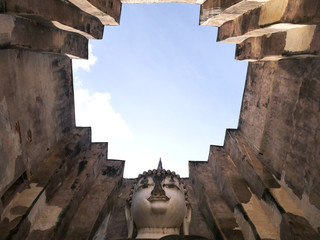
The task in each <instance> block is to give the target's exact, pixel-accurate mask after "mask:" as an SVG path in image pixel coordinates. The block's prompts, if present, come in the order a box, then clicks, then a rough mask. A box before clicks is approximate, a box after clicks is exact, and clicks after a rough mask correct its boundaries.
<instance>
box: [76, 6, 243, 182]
mask: <svg viewBox="0 0 320 240" xmlns="http://www.w3.org/2000/svg"><path fill="white" fill-rule="evenodd" d="M199 13H200V6H199V5H189V4H177V3H174V4H173V3H170V4H163V3H162V4H142V5H136V4H134V5H129V4H124V5H123V6H122V15H121V23H120V26H112V27H111V26H110V27H105V29H104V37H103V40H90V56H89V60H76V61H75V60H73V71H74V82H75V83H74V85H75V101H76V124H77V125H78V126H91V127H92V133H93V136H92V140H93V141H95V142H109V153H108V156H109V158H110V159H121V160H126V164H125V177H136V176H137V175H138V174H139V173H141V172H143V171H145V170H148V169H153V168H155V167H156V166H157V163H158V160H159V158H160V157H161V158H162V161H163V167H164V168H166V169H171V170H174V171H176V172H177V173H179V174H180V175H181V176H184V177H186V176H188V161H189V160H201V161H206V160H207V158H208V153H209V147H210V145H222V144H223V141H224V135H225V130H226V128H236V127H237V125H238V118H239V111H240V105H241V99H242V94H243V87H244V82H245V76H246V70H247V63H246V62H240V61H235V60H234V55H235V45H233V44H229V43H217V42H216V35H217V28H215V27H209V26H199V24H198V23H199Z"/></svg>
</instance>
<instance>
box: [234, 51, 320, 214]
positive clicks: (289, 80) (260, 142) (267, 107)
mask: <svg viewBox="0 0 320 240" xmlns="http://www.w3.org/2000/svg"><path fill="white" fill-rule="evenodd" d="M319 66H320V59H319V58H314V57H309V58H299V59H295V58H293V59H285V60H280V61H277V62H256V63H250V64H249V68H248V78H247V83H246V88H245V92H244V97H243V103H242V109H241V116H240V124H239V130H240V131H241V133H242V134H243V136H244V137H245V138H246V139H247V141H248V142H249V143H250V145H252V146H253V147H254V148H255V151H256V152H257V153H259V158H260V159H261V161H262V162H263V163H264V164H265V165H267V166H269V168H270V169H272V172H273V174H274V175H275V176H277V177H278V178H279V179H280V178H281V175H282V174H283V175H284V178H285V181H286V183H287V184H289V186H290V187H291V188H292V189H293V191H294V192H295V193H296V194H297V196H299V197H300V198H301V197H302V195H303V193H306V194H307V195H311V196H312V199H313V200H312V203H313V204H315V205H317V207H318V208H319V203H320V198H319V197H320V195H319V192H318V189H319V186H320V182H319V177H318V174H319V172H318V169H319V167H320V165H319V156H320V155H319V150H320V149H319V146H320V145H319V144H320V142H319V141H320V138H319V129H320V112H319V109H320V98H319V96H320V78H319V76H320V67H319ZM261 79H263V81H262V80H261Z"/></svg>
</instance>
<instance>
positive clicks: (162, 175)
mask: <svg viewBox="0 0 320 240" xmlns="http://www.w3.org/2000/svg"><path fill="white" fill-rule="evenodd" d="M126 219H127V222H128V232H129V234H128V236H129V238H132V235H133V229H134V228H136V230H137V237H136V238H137V239H143V238H148V239H157V238H160V237H163V236H166V235H173V234H176V235H179V233H180V229H181V227H182V229H183V232H184V235H188V228H189V223H190V220H191V208H190V204H189V203H188V202H187V191H186V189H185V186H184V184H183V182H182V180H181V179H180V177H179V175H176V174H175V173H174V172H170V171H166V170H163V169H159V168H158V169H157V170H153V171H151V170H149V171H148V172H144V173H143V174H142V175H139V177H138V178H137V180H136V182H135V184H134V186H133V187H132V189H131V195H130V198H129V199H128V205H127V207H126Z"/></svg>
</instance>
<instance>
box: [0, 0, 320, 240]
mask: <svg viewBox="0 0 320 240" xmlns="http://www.w3.org/2000/svg"><path fill="white" fill-rule="evenodd" d="M146 2H157V1H139V0H136V1H134V2H130V1H124V2H123V3H146ZM182 2H188V3H193V4H201V12H200V23H201V24H203V25H211V26H217V27H219V32H218V41H223V42H231V43H236V44H237V48H236V59H239V60H249V61H250V62H249V65H248V73H247V79H246V86H245V91H244V95H243V101H242V108H241V114H240V119H239V127H238V129H229V130H227V132H226V138H225V143H224V146H211V147H210V152H209V158H208V161H207V162H190V163H189V171H190V175H189V176H190V177H189V178H188V179H185V182H186V184H187V185H188V192H189V201H190V204H191V206H192V209H193V213H192V220H191V228H190V234H191V235H200V236H203V237H205V238H208V239H320V191H319V189H320V178H319V169H320V148H319V144H320V130H319V129H320V106H319V104H320V99H319V96H320V72H319V69H320V68H319V63H320V60H319V37H320V31H319V22H320V3H319V1H317V0H299V1H294V0H282V1H279V0H263V1H261V0H252V1H240V0H238V1H227V0H225V1H223V0H221V1H217V0H207V1H200V2H199V1H190V2H189V1H182ZM121 4H122V3H121V2H120V1H119V0H113V1H112V0H111V1H105V0H100V1H94V0H89V1H87V0H70V1H63V2H61V1H56V0H48V1H45V2H44V1H37V0H28V1H19V0H1V1H0V12H1V14H0V21H1V25H0V59H1V62H0V77H1V81H0V93H1V94H0V123H1V124H0V133H1V136H0V164H1V167H0V175H1V178H0V195H1V202H0V214H1V223H0V239H124V238H126V236H127V228H126V222H125V216H124V210H123V207H124V204H125V200H126V199H127V198H128V194H129V192H130V188H131V185H132V183H133V179H124V178H123V169H124V162H123V161H117V160H112V159H108V157H107V151H108V146H107V143H91V141H90V139H91V132H90V129H89V128H76V127H75V124H74V103H73V87H72V66H71V60H70V58H86V57H87V56H88V45H87V44H88V39H91V38H96V39H99V38H101V37H102V35H103V25H117V24H118V23H119V20H120V15H121Z"/></svg>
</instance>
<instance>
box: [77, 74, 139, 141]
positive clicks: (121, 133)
mask: <svg viewBox="0 0 320 240" xmlns="http://www.w3.org/2000/svg"><path fill="white" fill-rule="evenodd" d="M77 81H79V80H76V82H77ZM75 85H77V84H75ZM80 85H81V84H80ZM110 99H111V95H110V94H109V93H107V92H104V93H101V92H95V93H93V94H90V93H89V91H88V90H87V89H83V88H81V87H80V88H78V89H76V90H75V112H76V125H77V126H91V128H92V141H93V142H108V141H114V140H116V139H130V138H132V137H133V134H132V133H131V131H130V128H129V125H128V124H127V123H126V122H125V121H124V120H123V119H122V117H121V115H120V114H119V113H117V112H115V110H114V109H113V108H112V106H111V104H110Z"/></svg>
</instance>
